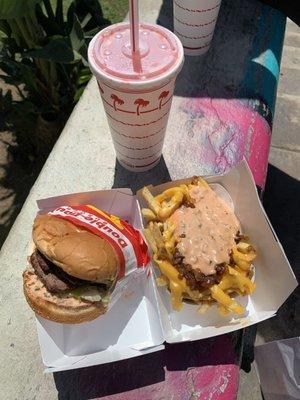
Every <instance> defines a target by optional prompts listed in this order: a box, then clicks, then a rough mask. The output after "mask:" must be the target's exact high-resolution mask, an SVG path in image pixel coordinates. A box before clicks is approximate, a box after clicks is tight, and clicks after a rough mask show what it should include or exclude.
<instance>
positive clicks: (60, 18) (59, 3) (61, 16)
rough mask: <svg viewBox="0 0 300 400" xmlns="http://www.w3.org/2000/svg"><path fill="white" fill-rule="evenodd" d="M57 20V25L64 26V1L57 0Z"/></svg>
mask: <svg viewBox="0 0 300 400" xmlns="http://www.w3.org/2000/svg"><path fill="white" fill-rule="evenodd" d="M55 20H56V23H57V24H58V25H63V23H64V14H63V2H62V0H57V1H56V11H55Z"/></svg>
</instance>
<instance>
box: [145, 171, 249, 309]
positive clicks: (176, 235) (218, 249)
mask: <svg viewBox="0 0 300 400" xmlns="http://www.w3.org/2000/svg"><path fill="white" fill-rule="evenodd" d="M142 195H143V197H144V198H145V200H146V202H147V204H148V207H149V208H143V209H142V215H143V217H144V218H145V219H146V220H147V227H146V228H145V230H144V234H145V237H146V239H147V241H148V244H149V245H150V247H151V249H152V251H153V260H154V262H155V264H156V265H157V266H158V268H159V270H160V272H161V276H160V277H158V278H157V284H158V285H159V286H166V287H167V288H168V290H169V291H170V293H171V303H172V306H173V308H174V309H175V310H177V311H179V310H181V309H182V307H183V300H190V301H193V302H194V303H196V304H199V305H200V309H199V312H200V313H202V312H203V311H204V310H206V309H207V307H208V306H209V305H211V304H212V303H217V304H218V310H219V313H220V314H221V315H227V314H229V313H235V314H243V313H244V311H245V310H244V307H242V306H241V305H240V304H238V302H237V301H236V300H235V296H236V295H242V296H246V295H250V294H252V293H253V291H254V290H255V283H253V282H252V281H251V277H252V273H253V272H252V261H253V260H254V259H255V257H256V251H255V249H254V247H253V246H252V245H251V244H250V243H249V238H248V237H247V236H244V235H240V224H239V221H238V220H237V218H236V216H235V214H234V212H233V210H232V209H231V208H230V207H229V206H228V205H227V203H226V202H225V201H224V200H223V199H221V198H220V197H218V196H217V194H216V193H215V192H214V191H213V189H212V188H211V187H210V186H209V185H208V183H207V182H206V181H205V180H204V179H202V178H193V179H192V180H191V183H189V184H187V185H179V186H174V187H172V188H169V189H167V190H165V191H164V192H162V193H160V194H158V195H156V196H153V195H152V194H151V192H150V191H149V189H148V188H147V187H144V188H143V189H142Z"/></svg>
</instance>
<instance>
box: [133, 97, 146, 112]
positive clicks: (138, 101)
mask: <svg viewBox="0 0 300 400" xmlns="http://www.w3.org/2000/svg"><path fill="white" fill-rule="evenodd" d="M134 104H135V105H136V106H137V108H136V113H137V115H140V107H147V105H148V104H149V101H148V100H144V99H136V100H135V102H134Z"/></svg>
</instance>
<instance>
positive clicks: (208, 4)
mask: <svg viewBox="0 0 300 400" xmlns="http://www.w3.org/2000/svg"><path fill="white" fill-rule="evenodd" d="M220 5H221V0H173V12H174V32H175V34H176V35H177V36H178V37H179V39H180V40H181V43H182V45H183V48H184V54H186V55H189V56H199V55H201V54H205V53H206V52H207V51H208V50H209V47H210V44H211V42H212V38H213V34H214V30H215V25H216V22H217V18H218V14H219V9H220Z"/></svg>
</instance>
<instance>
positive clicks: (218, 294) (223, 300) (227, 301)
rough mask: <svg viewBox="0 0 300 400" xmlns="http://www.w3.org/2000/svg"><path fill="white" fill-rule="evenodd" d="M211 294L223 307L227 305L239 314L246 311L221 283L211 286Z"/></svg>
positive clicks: (228, 308) (230, 309)
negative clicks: (224, 289)
mask: <svg viewBox="0 0 300 400" xmlns="http://www.w3.org/2000/svg"><path fill="white" fill-rule="evenodd" d="M210 291H211V296H212V298H213V299H215V300H216V301H217V302H218V303H220V305H221V306H222V307H225V308H226V309H227V310H229V311H233V312H235V313H237V314H243V313H244V311H245V310H244V307H242V306H241V305H240V304H238V303H237V302H236V301H235V300H234V299H232V298H230V297H229V296H228V294H226V293H225V292H224V291H223V290H222V289H221V288H220V287H219V285H213V286H212V287H211V288H210Z"/></svg>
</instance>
